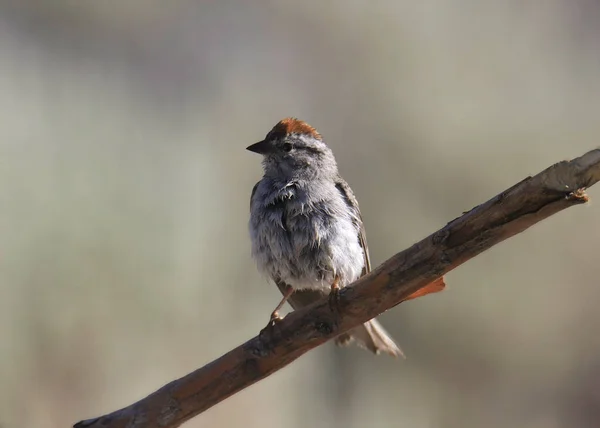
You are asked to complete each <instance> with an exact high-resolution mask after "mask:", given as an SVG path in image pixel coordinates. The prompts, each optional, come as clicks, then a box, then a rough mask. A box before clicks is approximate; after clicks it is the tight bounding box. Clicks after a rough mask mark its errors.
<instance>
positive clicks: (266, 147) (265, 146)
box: [246, 140, 273, 155]
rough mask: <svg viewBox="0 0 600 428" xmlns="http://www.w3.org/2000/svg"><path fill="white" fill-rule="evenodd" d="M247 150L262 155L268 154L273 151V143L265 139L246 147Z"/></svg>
mask: <svg viewBox="0 0 600 428" xmlns="http://www.w3.org/2000/svg"><path fill="white" fill-rule="evenodd" d="M246 150H250V151H251V152H254V153H258V154H261V155H266V154H267V153H270V152H272V151H273V145H272V144H271V143H270V142H268V141H266V140H263V141H259V142H258V143H254V144H252V145H251V146H248V147H246Z"/></svg>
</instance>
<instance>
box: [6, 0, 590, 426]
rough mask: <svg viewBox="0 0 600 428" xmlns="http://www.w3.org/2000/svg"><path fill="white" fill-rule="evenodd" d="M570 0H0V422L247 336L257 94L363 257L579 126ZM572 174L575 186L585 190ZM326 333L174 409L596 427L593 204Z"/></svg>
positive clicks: (46, 416)
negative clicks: (376, 349)
mask: <svg viewBox="0 0 600 428" xmlns="http://www.w3.org/2000/svg"><path fill="white" fill-rule="evenodd" d="M599 20H600V4H599V3H598V2H595V1H592V0H544V1H529V2H523V1H519V0H509V1H504V2H498V1H479V2H476V1H467V0H454V1H443V0H431V1H426V2H418V1H414V0H412V1H394V0H384V1H379V2H366V1H364V2H360V1H345V2H343V1H332V2H322V1H313V0H309V1H302V2H296V1H279V2H275V1H256V2H248V1H242V0H237V1H234V0H221V1H219V2H216V1H215V2H209V1H195V2H192V1H179V2H165V1H159V0H144V1H141V0H137V1H136V0H129V1H116V0H103V1H87V2H84V1H70V0H54V1H52V2H47V1H41V0H39V1H33V0H29V1H25V0H20V1H17V0H15V1H2V2H0V67H1V69H0V70H1V71H0V94H1V96H0V115H1V120H0V122H1V124H2V125H1V126H0V207H1V211H0V237H1V242H2V246H1V256H0V338H1V340H0V425H1V426H2V427H3V428H20V427H35V428H55V427H61V426H62V427H65V426H70V425H71V424H72V423H74V422H76V421H78V420H80V419H82V418H87V417H92V416H97V415H99V414H102V413H105V412H108V411H112V410H115V409H116V408H119V407H122V406H125V405H127V404H130V403H131V402H133V401H135V400H137V399H139V398H141V397H143V396H145V395H146V394H148V393H150V392H151V391H153V390H155V389H156V388H158V387H160V386H162V385H163V384H164V383H166V382H168V381H170V380H172V379H174V378H176V377H179V376H182V375H184V374H186V373H187V372H189V371H191V370H193V369H194V368H196V367H199V366H201V365H203V364H205V363H207V362H208V361H210V360H212V359H213V358H215V357H217V356H219V355H221V354H222V353H224V352H225V351H227V350H229V349H230V348H232V347H234V346H236V345H238V344H240V343H241V342H243V341H245V340H246V339H248V338H249V337H251V336H252V335H254V334H256V333H257V332H258V330H259V329H260V328H262V327H263V326H264V324H265V323H266V321H267V319H268V316H269V313H270V311H271V310H272V309H273V307H274V305H275V304H276V303H277V302H278V301H279V299H280V295H279V293H278V292H277V290H276V289H275V287H274V286H273V285H271V284H269V283H267V281H266V280H264V279H263V278H262V277H260V276H259V274H258V273H257V271H256V269H255V266H254V263H253V261H252V260H251V258H250V243H249V239H248V237H247V230H246V228H247V219H248V201H249V196H250V190H251V188H252V185H253V184H254V182H255V181H257V180H258V179H259V177H260V174H261V168H260V162H259V158H258V157H257V156H256V155H253V154H251V153H249V152H246V151H245V150H244V148H245V147H246V146H247V145H249V144H251V143H253V142H255V141H258V140H259V139H261V138H262V137H263V136H264V135H265V134H266V133H267V131H268V130H269V129H270V128H271V127H272V126H273V125H274V124H275V123H276V122H277V121H278V120H279V119H281V118H282V117H285V116H290V115H293V116H298V117H300V118H302V119H304V120H306V121H308V122H309V123H311V124H312V125H314V126H315V127H317V129H318V130H319V131H320V132H321V133H322V134H323V135H324V136H325V139H326V141H328V142H329V144H330V145H331V147H332V148H333V150H334V152H335V153H336V155H337V159H338V163H339V164H340V168H341V171H342V173H343V175H344V176H345V177H346V179H347V180H348V181H349V182H350V184H351V185H352V186H353V188H354V190H355V192H356V194H357V196H358V198H359V201H360V202H361V206H362V211H363V215H364V218H365V221H366V226H367V232H368V237H369V243H370V248H371V256H372V259H373V262H374V264H379V263H380V262H382V261H383V260H385V259H386V258H388V257H389V256H391V255H392V254H394V253H395V252H397V251H400V250H402V249H404V248H405V247H407V246H409V245H411V244H412V243H414V242H415V241H417V240H419V239H420V238H422V237H424V236H425V235H427V234H429V233H431V232H433V231H434V230H436V229H437V228H439V227H441V226H443V225H444V224H445V222H446V221H448V220H451V219H453V218H454V217H456V216H458V215H460V214H461V213H462V212H463V211H465V210H468V209H470V208H472V207H473V206H474V205H477V204H479V203H481V202H483V201H485V200H487V199H488V198H489V197H491V196H493V195H495V194H497V193H498V192H500V191H502V190H504V189H505V188H507V187H509V186H511V185H513V184H514V183H516V182H517V181H519V180H521V179H522V178H524V177H525V176H526V175H528V174H533V173H537V172H539V171H540V170H541V169H543V168H545V167H547V166H549V165H550V164H552V163H554V162H556V161H559V160H562V159H567V158H571V157H574V156H578V155H580V154H582V153H584V152H585V151H587V150H589V149H592V148H595V147H597V146H598V145H599V138H598V137H599V135H600V125H599V123H600V122H599V120H598V112H599V111H600V77H599V76H600V50H599V49H598V46H599V43H600V40H599V39H600V30H599V28H600V25H599V24H600V22H599ZM590 195H591V196H592V198H594V197H595V199H596V200H598V198H600V192H599V191H598V189H596V188H593V189H591V191H590ZM595 202H596V201H593V202H592V203H591V204H590V205H589V206H586V207H580V208H576V209H571V210H568V211H567V212H564V213H560V214H559V215H556V216H555V217H552V218H550V219H549V220H547V221H545V222H543V223H542V224H540V225H538V226H536V227H534V228H533V229H532V230H529V231H527V232H526V233H524V234H522V235H519V236H517V237H515V238H514V239H511V240H509V241H507V242H505V243H503V244H501V245H499V246H498V247H495V248H494V249H492V250H491V251H489V252H487V253H485V254H483V255H482V256H480V257H478V258H477V259H475V260H473V261H471V262H469V263H467V264H466V265H465V266H463V267H461V268H459V269H458V270H457V271H456V272H453V273H452V274H450V275H448V278H447V282H448V284H449V289H448V290H447V291H445V292H444V293H442V294H439V295H435V296H431V297H427V298H425V299H422V300H419V301H415V302H410V303H407V304H404V305H402V306H400V307H398V308H396V309H394V310H392V311H390V312H389V313H387V314H385V315H384V316H383V317H382V321H383V323H384V324H385V326H386V327H387V328H388V330H389V331H390V332H391V333H393V335H394V336H395V337H396V338H397V339H398V341H399V342H400V343H401V345H402V347H403V349H404V351H405V352H406V354H407V355H408V359H407V360H406V361H394V360H392V359H391V358H387V357H379V358H375V357H373V356H371V355H370V354H368V353H366V352H364V351H361V350H358V349H356V348H352V349H344V350H341V349H336V348H335V347H334V346H333V345H331V344H327V345H325V346H322V347H320V348H319V349H317V350H315V351H313V352H311V353H309V354H308V355H306V356H304V357H303V358H301V359H300V360H298V361H297V362H295V363H294V364H293V365H291V366H290V367H288V368H286V369H284V370H282V371H281V372H279V373H277V374H275V375H274V376H271V377H269V378H268V379H267V380H265V381H263V382H260V383H259V384H257V385H255V386H253V387H251V388H249V389H247V390H245V391H243V392H242V393H240V394H238V395H236V396H234V397H233V398H231V399H229V400H227V401H225V402H223V403H221V404H220V405H218V406H217V407H215V408H213V409H211V410H210V411H208V412H206V413H204V414H203V415H201V416H199V417H197V418H196V419H194V420H193V421H191V422H190V423H188V424H187V425H186V427H190V428H192V427H245V428H253V427H257V428H258V427H260V428H270V427H273V428H275V427H278V428H279V427H283V428H297V427H298V428H299V427H317V428H320V427H329V428H335V427H340V428H342V427H343V428H362V427H374V428H377V427H395V426H403V427H416V428H420V427H425V428H428V427H435V428H437V427H440V428H471V427H492V428H494V427H498V428H504V427H523V428H553V427H565V426H569V427H597V426H599V425H600V336H599V335H598V334H597V333H598V325H599V324H600V311H599V310H598V302H599V301H600V288H599V287H598V278H599V277H600V263H599V262H598V253H599V252H600V240H599V238H600V205H598V203H597V202H596V203H595Z"/></svg>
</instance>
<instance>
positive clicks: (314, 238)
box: [247, 118, 444, 356]
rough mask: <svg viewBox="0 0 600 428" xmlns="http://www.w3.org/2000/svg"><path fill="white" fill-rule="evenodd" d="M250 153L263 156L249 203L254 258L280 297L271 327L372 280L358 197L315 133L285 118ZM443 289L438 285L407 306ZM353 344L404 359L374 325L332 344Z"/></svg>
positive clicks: (371, 323) (385, 335) (380, 329)
mask: <svg viewBox="0 0 600 428" xmlns="http://www.w3.org/2000/svg"><path fill="white" fill-rule="evenodd" d="M247 150H250V151H252V152H255V153H259V154H261V155H262V156H263V162H262V164H263V169H264V176H263V178H262V179H261V180H260V181H259V182H258V183H256V185H255V186H254V189H252V196H251V198H250V222H249V229H250V237H251V240H252V256H253V257H254V259H255V260H256V263H257V265H258V269H259V270H260V271H261V272H263V273H265V274H266V275H267V276H268V277H270V278H272V279H273V281H274V282H275V284H276V285H277V287H278V288H279V290H280V291H281V293H282V294H283V299H282V300H281V302H280V303H279V304H278V305H277V307H276V308H275V310H274V311H273V313H272V314H271V322H270V324H272V323H273V322H276V321H277V320H279V319H280V318H279V314H278V311H279V310H280V309H281V307H282V306H283V305H284V304H285V302H286V301H287V302H289V303H290V305H291V306H292V308H294V309H298V308H301V307H303V306H307V305H310V304H311V303H313V302H315V301H317V300H320V299H322V298H323V297H325V296H327V295H328V294H329V295H330V297H331V296H334V297H335V296H337V292H339V289H340V288H342V287H345V286H347V285H349V284H350V283H352V282H354V281H355V280H356V279H358V278H359V277H361V276H362V275H365V274H367V273H368V272H370V270H371V262H370V260H369V249H368V247H367V240H366V236H365V228H364V225H363V221H362V217H361V214H360V209H359V207H358V202H357V200H356V197H355V196H354V193H353V192H352V189H350V186H348V183H346V181H345V180H344V179H343V178H342V177H341V176H340V174H339V172H338V168H337V163H336V161H335V158H334V156H333V153H332V151H331V149H330V148H329V147H328V146H327V145H326V144H325V143H324V142H323V138H322V137H321V135H320V134H319V133H318V132H317V131H316V130H315V128H313V127H312V126H310V125H308V124H307V123H306V122H303V121H301V120H298V119H295V118H286V119H283V120H282V121H280V122H279V123H277V125H275V127H274V128H273V129H272V130H271V131H270V132H269V133H268V134H267V136H266V137H265V139H264V140H263V141H260V142H258V143H256V144H252V145H251V146H249V147H248V148H247ZM443 288H444V282H443V278H440V279H439V280H437V281H436V282H434V283H432V284H430V285H428V286H426V287H425V288H422V289H421V290H419V291H417V292H416V293H414V294H413V295H411V296H410V297H409V299H412V298H416V297H420V296H423V295H425V294H429V293H433V292H437V291H440V290H442V289H443ZM330 293H333V294H330ZM407 300H408V299H407ZM353 340H355V341H356V343H357V344H358V345H359V346H361V347H363V348H366V349H368V350H370V351H372V352H374V353H375V354H378V353H380V352H385V353H387V354H390V355H393V356H402V355H403V354H402V351H401V350H400V348H399V347H398V345H396V343H395V342H394V340H393V339H392V338H391V337H390V336H389V334H388V333H387V332H386V331H385V330H384V329H383V327H382V326H381V324H379V323H378V322H377V321H376V320H375V319H372V320H371V321H369V322H367V323H365V324H363V325H362V326H359V327H356V328H354V329H353V330H351V331H349V332H347V333H343V334H341V335H339V336H338V337H337V338H336V343H337V344H339V345H346V344H348V343H350V342H352V341H353Z"/></svg>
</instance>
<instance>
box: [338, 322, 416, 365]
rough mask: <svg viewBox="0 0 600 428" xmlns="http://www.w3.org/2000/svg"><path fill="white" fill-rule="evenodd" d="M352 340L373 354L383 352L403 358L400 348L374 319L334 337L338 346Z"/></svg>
mask: <svg viewBox="0 0 600 428" xmlns="http://www.w3.org/2000/svg"><path fill="white" fill-rule="evenodd" d="M353 341H356V344H357V345H358V346H360V347H361V348H365V349H368V350H369V351H371V352H373V353H374V354H379V353H381V352H385V353H386V354H389V355H391V356H393V357H403V358H404V354H403V353H402V350H401V349H400V348H399V347H398V345H396V342H394V339H392V338H391V337H390V335H389V334H388V332H387V331H385V330H384V328H383V327H382V326H381V324H379V322H378V321H377V320H375V319H372V320H371V321H369V322H366V323H364V324H363V325H361V326H359V327H355V328H353V329H352V330H350V331H349V332H347V333H343V334H340V335H339V336H338V337H336V338H335V343H336V344H337V345H340V346H345V345H348V344H350V343H351V342H353Z"/></svg>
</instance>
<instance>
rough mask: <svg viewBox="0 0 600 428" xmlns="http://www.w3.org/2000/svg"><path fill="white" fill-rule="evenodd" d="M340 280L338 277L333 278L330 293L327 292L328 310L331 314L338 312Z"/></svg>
mask: <svg viewBox="0 0 600 428" xmlns="http://www.w3.org/2000/svg"><path fill="white" fill-rule="evenodd" d="M339 282H340V279H339V277H337V276H336V277H335V279H334V280H333V283H332V284H331V291H330V292H329V297H328V302H329V309H331V312H339V310H340V284H339Z"/></svg>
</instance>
